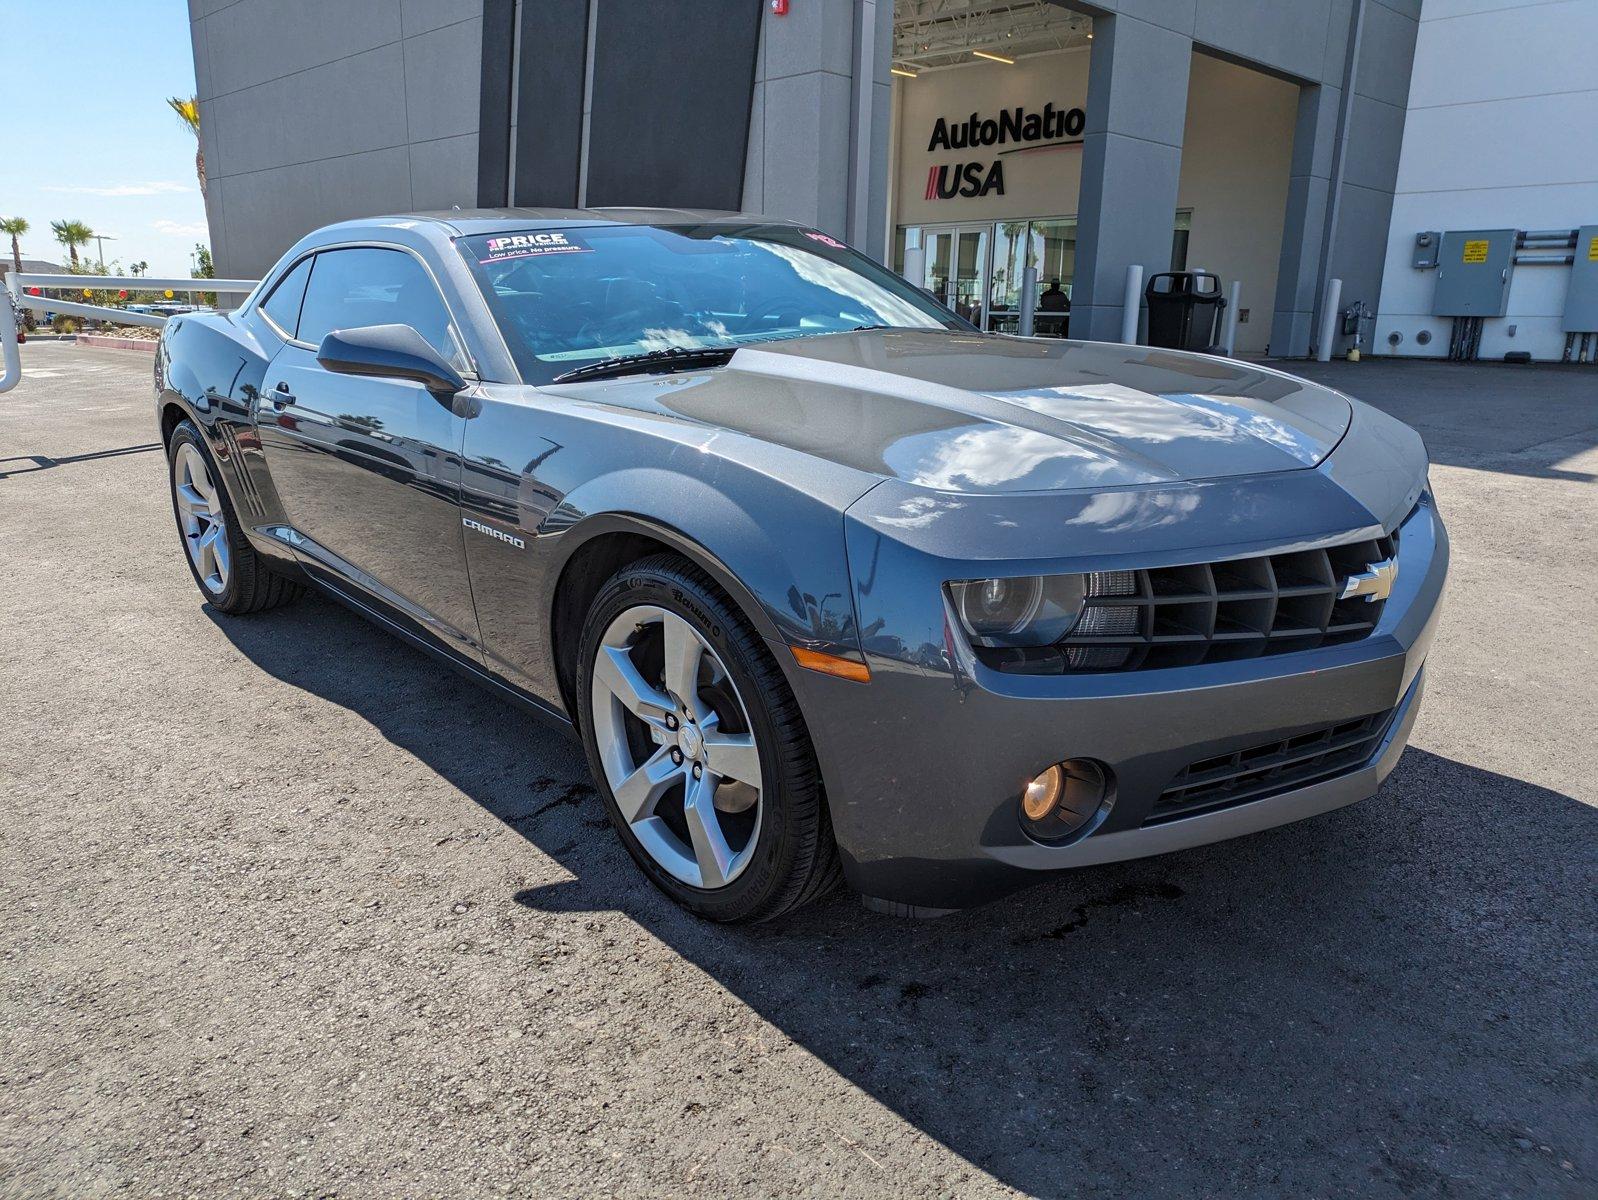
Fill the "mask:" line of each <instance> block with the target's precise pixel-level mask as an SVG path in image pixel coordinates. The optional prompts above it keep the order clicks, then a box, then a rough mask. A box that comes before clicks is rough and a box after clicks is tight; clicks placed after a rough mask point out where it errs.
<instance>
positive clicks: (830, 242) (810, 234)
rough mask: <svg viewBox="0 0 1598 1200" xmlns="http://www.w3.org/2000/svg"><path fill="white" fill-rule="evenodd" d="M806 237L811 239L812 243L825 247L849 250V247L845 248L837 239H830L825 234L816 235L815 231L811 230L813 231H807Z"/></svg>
mask: <svg viewBox="0 0 1598 1200" xmlns="http://www.w3.org/2000/svg"><path fill="white" fill-rule="evenodd" d="M805 236H806V237H807V238H809V239H810V240H811V241H812V242H820V243H821V244H822V245H823V246H831V247H832V248H833V249H834V250H847V249H848V248H849V247H848V246H845V245H844V244H843V243H842V242H840V241H839V240H838V239H837V238H835V237H828V236H827V235H826V234H824V233H816V232H815V231H814V230H811V229H807V230H805Z"/></svg>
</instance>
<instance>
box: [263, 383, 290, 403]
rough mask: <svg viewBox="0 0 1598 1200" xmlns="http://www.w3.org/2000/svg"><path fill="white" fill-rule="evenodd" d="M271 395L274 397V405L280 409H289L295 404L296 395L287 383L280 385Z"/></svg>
mask: <svg viewBox="0 0 1598 1200" xmlns="http://www.w3.org/2000/svg"><path fill="white" fill-rule="evenodd" d="M269 394H270V395H271V397H272V403H273V404H275V405H277V406H278V407H279V408H287V407H288V406H289V405H290V404H293V403H294V393H293V392H291V391H289V385H288V384H286V383H279V384H278V385H277V386H276V387H275V388H273V389H272V391H271V392H270V393H269Z"/></svg>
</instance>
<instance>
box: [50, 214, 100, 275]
mask: <svg viewBox="0 0 1598 1200" xmlns="http://www.w3.org/2000/svg"><path fill="white" fill-rule="evenodd" d="M50 232H52V233H53V234H55V240H56V241H58V242H60V243H61V244H62V245H63V246H65V247H66V248H67V253H68V254H70V255H71V256H72V267H73V270H76V269H77V266H78V247H79V246H86V245H88V244H89V243H90V242H92V241H93V240H94V230H92V229H90V228H89V227H88V226H87V225H85V224H84V223H83V222H82V221H51V222H50Z"/></svg>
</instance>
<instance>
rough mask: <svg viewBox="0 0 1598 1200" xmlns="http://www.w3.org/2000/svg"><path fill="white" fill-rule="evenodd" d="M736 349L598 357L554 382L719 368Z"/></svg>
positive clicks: (672, 349) (686, 349) (705, 348)
mask: <svg viewBox="0 0 1598 1200" xmlns="http://www.w3.org/2000/svg"><path fill="white" fill-rule="evenodd" d="M737 349H738V348H737V347H736V346H701V347H699V348H698V349H690V348H689V347H687V346H672V347H670V348H669V349H666V350H649V351H646V352H645V353H643V354H618V355H616V356H615V357H614V358H601V359H599V360H598V361H597V362H591V363H584V364H583V365H582V366H580V367H573V368H572V369H571V370H570V371H566V372H564V373H562V374H560V375H557V376H555V378H554V382H555V383H569V382H570V381H572V380H574V379H605V378H613V377H615V376H617V375H637V374H639V373H642V372H649V371H656V370H677V369H686V368H689V367H721V366H725V365H726V363H727V360H728V359H730V358H731V357H732V356H733V353H734V352H735V351H736V350H737Z"/></svg>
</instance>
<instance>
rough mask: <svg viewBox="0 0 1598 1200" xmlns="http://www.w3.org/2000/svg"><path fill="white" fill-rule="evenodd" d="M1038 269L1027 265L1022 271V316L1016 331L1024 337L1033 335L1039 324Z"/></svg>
mask: <svg viewBox="0 0 1598 1200" xmlns="http://www.w3.org/2000/svg"><path fill="white" fill-rule="evenodd" d="M1037 311H1038V269H1037V268H1036V267H1027V268H1025V269H1024V270H1023V271H1022V272H1021V316H1020V320H1018V321H1017V322H1016V327H1015V331H1016V332H1017V333H1019V334H1020V335H1021V336H1022V337H1031V336H1032V333H1033V329H1034V327H1035V326H1036V325H1037Z"/></svg>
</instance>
